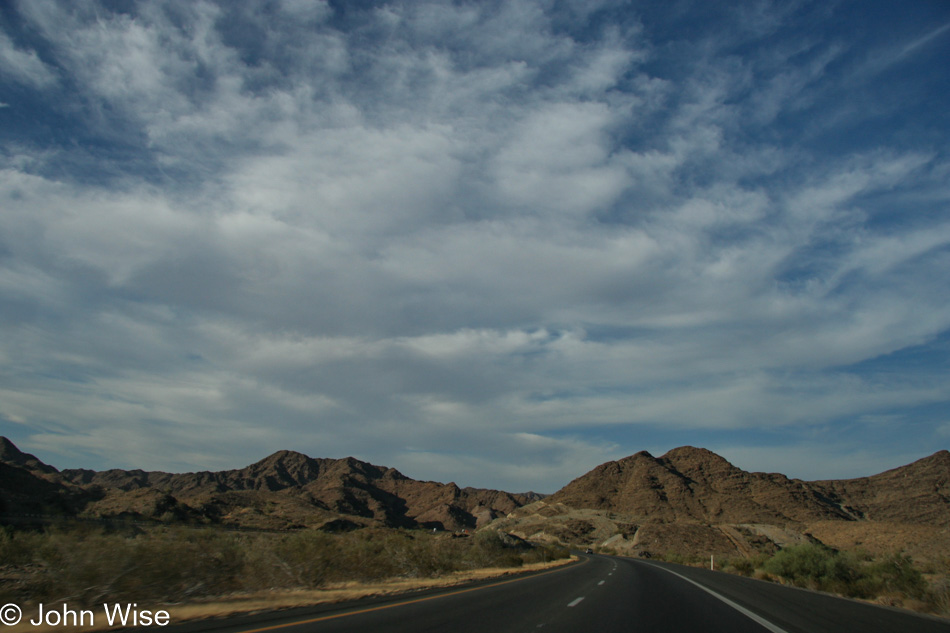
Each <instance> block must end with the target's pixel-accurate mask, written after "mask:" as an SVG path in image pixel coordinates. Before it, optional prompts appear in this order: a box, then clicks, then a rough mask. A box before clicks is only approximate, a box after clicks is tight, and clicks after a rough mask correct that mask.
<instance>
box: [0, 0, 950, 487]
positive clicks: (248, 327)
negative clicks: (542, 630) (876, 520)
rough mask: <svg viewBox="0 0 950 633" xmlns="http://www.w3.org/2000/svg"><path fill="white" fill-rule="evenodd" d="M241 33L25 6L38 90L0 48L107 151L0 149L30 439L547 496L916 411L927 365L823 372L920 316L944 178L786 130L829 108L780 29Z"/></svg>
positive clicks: (5, 347) (861, 355)
mask: <svg viewBox="0 0 950 633" xmlns="http://www.w3.org/2000/svg"><path fill="white" fill-rule="evenodd" d="M262 7H263V5H259V4H255V3H247V4H246V5H242V6H241V7H235V6H233V5H231V4H228V3H223V4H217V5H216V4H212V3H206V2H202V3H193V4H164V3H160V2H157V3H148V4H146V5H142V6H140V7H138V8H137V9H136V11H133V12H131V13H129V14H121V15H120V14H117V13H113V12H110V11H107V10H106V9H104V8H102V7H100V8H99V18H98V19H97V18H96V12H95V11H93V10H92V9H91V8H85V7H79V8H76V7H73V6H72V5H71V4H69V3H55V2H39V1H37V2H35V3H34V2H31V3H24V4H23V5H22V6H21V8H20V11H21V13H22V15H23V16H24V19H25V20H27V21H28V23H29V25H30V28H31V29H34V30H35V32H36V33H37V34H38V37H42V38H45V41H44V46H45V47H44V48H37V50H40V51H42V52H43V59H51V60H55V63H56V70H55V73H54V71H53V70H51V68H52V67H51V66H47V65H45V64H44V62H43V61H41V60H40V57H39V56H37V55H36V54H35V53H33V52H32V51H29V50H27V49H26V48H23V47H17V46H15V45H14V44H13V40H12V39H11V38H10V36H6V35H4V36H3V37H4V38H6V39H3V40H0V55H6V57H0V65H2V68H3V70H4V72H8V73H10V72H14V71H11V70H10V68H17V69H19V70H16V71H15V72H18V73H20V74H19V75H16V76H17V77H20V79H17V81H22V82H24V83H25V85H29V86H32V87H34V88H37V89H39V88H48V87H49V86H51V85H53V84H52V83H50V82H52V81H58V79H56V78H57V77H60V74H61V75H62V78H63V79H66V78H68V80H69V81H68V83H69V85H70V86H74V88H71V89H74V90H75V91H76V94H75V95H72V96H73V99H72V100H71V101H70V104H71V105H70V106H69V107H66V106H62V107H60V106H59V105H57V103H58V102H57V103H52V102H50V104H49V107H50V108H51V110H50V112H53V113H55V114H56V116H59V117H61V118H62V120H66V121H70V122H71V124H72V125H74V126H75V129H74V130H73V131H74V132H75V133H76V134H77V136H78V137H81V138H83V139H100V142H101V144H102V145H104V146H108V150H109V151H107V150H105V149H101V148H99V149H97V146H95V144H91V145H90V147H83V148H81V150H82V151H79V150H76V148H75V147H73V146H72V145H70V144H68V143H66V144H61V145H56V144H55V143H52V142H50V143H51V145H50V146H49V147H45V146H44V147H35V146H34V145H42V144H43V143H44V142H47V141H42V140H37V141H35V142H33V141H30V142H27V141H23V142H20V145H12V144H11V145H9V146H8V147H9V150H8V151H9V154H8V155H7V156H5V157H4V158H3V159H2V160H3V167H4V170H3V171H2V172H0V184H2V186H0V191H2V192H3V193H0V198H2V200H0V202H2V206H3V209H4V213H3V214H0V236H2V237H0V301H2V303H3V307H4V311H3V317H2V318H0V327H3V328H4V333H5V336H3V337H0V341H2V342H0V359H2V360H3V363H2V365H3V366H4V367H5V368H6V369H5V371H4V372H3V373H0V378H2V381H3V382H2V383H0V389H3V390H4V391H3V396H4V397H3V408H2V409H0V413H2V414H3V415H4V416H6V418H5V419H9V420H23V421H24V422H23V424H24V425H27V426H29V427H30V428H31V432H32V435H31V437H32V438H33V439H32V440H31V441H32V442H33V446H32V447H33V448H36V447H43V448H44V449H47V450H54V451H59V452H60V453H61V454H63V455H67V454H68V455H71V459H76V460H80V459H81V457H82V456H83V455H92V454H95V455H98V456H100V458H101V459H107V456H108V455H112V454H115V453H116V452H121V450H122V446H123V445H129V444H130V443H131V442H133V439H132V438H133V437H140V438H147V439H146V440H143V441H147V442H154V443H156V444H160V445H162V446H165V447H168V446H175V447H176V450H180V451H181V454H182V457H181V458H180V461H178V462H176V464H177V465H178V466H182V467H192V466H188V464H192V465H193V467H202V468H203V467H211V466H212V465H213V464H212V463H202V462H198V461H194V460H200V459H211V457H210V455H211V453H212V452H213V451H214V448H215V447H216V446H218V445H217V444H216V443H215V439H214V438H215V437H217V436H219V435H226V436H227V438H228V439H227V448H228V450H229V451H231V452H232V454H233V455H234V457H233V458H232V459H233V460H243V462H249V461H252V460H253V459H257V458H259V457H261V454H260V453H261V452H262V450H264V449H265V448H266V449H267V450H276V449H278V448H297V449H300V450H305V451H307V452H311V453H313V454H327V455H329V454H335V455H340V454H341V453H347V452H349V453H353V454H358V455H360V456H363V457H364V458H373V459H375V460H377V461H379V462H381V463H387V464H389V465H393V466H396V467H400V468H403V469H404V470H407V471H409V473H408V474H413V475H415V476H421V477H427V478H441V477H452V478H457V479H459V480H460V481H459V483H462V484H465V483H477V484H478V485H505V486H508V487H512V486H514V487H519V488H520V487H536V488H540V489H544V490H547V491H550V490H551V489H552V487H553V485H552V484H551V483H550V482H553V481H555V480H558V485H560V484H561V483H563V481H562V480H563V479H565V478H569V476H576V475H578V474H580V472H576V471H575V472H571V470H572V469H577V468H581V465H582V464H583V465H584V468H589V467H590V466H592V465H595V464H594V463H593V462H596V461H597V460H605V459H608V458H614V457H619V456H621V452H622V451H624V450H627V449H628V448H629V450H630V452H633V451H634V450H637V449H639V448H642V447H643V446H642V445H638V444H636V443H637V442H640V441H641V439H640V438H643V439H642V441H643V442H644V443H646V442H649V443H650V444H651V445H656V444H662V443H663V442H664V440H660V439H655V438H657V437H660V436H663V437H665V436H664V435H663V434H665V433H668V432H673V431H676V432H683V433H686V432H702V433H715V432H720V431H728V432H730V433H740V432H744V431H746V430H748V429H760V428H761V429H769V430H772V431H773V432H775V433H782V434H785V435H787V436H788V437H795V438H799V437H800V433H803V432H804V431H802V430H801V429H806V430H807V429H811V428H816V427H821V426H822V425H826V424H834V423H836V421H838V420H840V419H854V420H867V419H869V418H868V417H867V416H881V415H893V414H894V413H893V412H894V411H895V410H901V409H903V408H912V407H914V406H925V405H938V404H939V403H940V402H942V400H941V398H942V397H943V396H942V395H941V394H942V393H945V391H941V387H942V383H941V381H945V378H944V376H943V375H942V374H939V372H938V374H937V375H936V376H934V377H930V378H926V377H923V375H922V374H921V375H918V374H913V375H907V376H906V377H905V378H904V379H902V380H896V381H883V380H880V379H879V378H878V377H877V376H876V374H875V371H876V370H874V369H873V368H871V369H868V368H862V367H857V366H856V365H857V364H860V363H867V362H870V361H874V360H875V359H878V360H880V359H881V358H882V357H884V356H886V355H888V354H893V353H895V352H900V351H901V350H905V349H907V348H908V347H909V346H915V345H924V346H926V345H928V343H929V342H930V341H932V340H934V339H935V338H937V337H939V336H940V335H941V333H942V332H945V331H946V330H947V329H948V327H950V303H948V300H947V298H946V293H945V292H943V288H942V286H941V285H940V284H941V282H942V280H943V275H941V274H940V273H942V271H943V270H944V269H945V268H946V250H947V245H948V244H950V229H948V225H947V222H946V218H945V217H944V214H942V213H940V211H941V210H942V209H943V207H942V206H941V205H944V203H945V202H946V200H947V199H948V196H947V188H946V185H945V184H944V183H945V181H946V178H945V176H946V171H947V169H946V164H945V161H944V162H943V163H941V161H942V160H943V158H942V155H941V154H939V153H935V150H934V149H933V148H930V149H928V148H926V147H923V148H922V147H919V146H916V145H913V144H911V143H904V142H901V141H900V139H899V138H897V137H896V136H895V137H890V136H888V137H884V136H882V137H881V141H880V142H879V143H877V144H876V145H874V147H877V149H873V150H869V149H867V147H868V146H869V145H867V144H863V145H862V144H854V145H848V144H847V143H844V144H843V145H842V147H841V148H840V149H834V150H833V151H830V152H829V151H828V150H825V149H822V148H819V147H816V146H814V145H809V142H810V140H809V139H800V138H797V137H796V139H795V142H792V143H790V142H788V141H787V140H786V139H785V135H788V136H795V135H796V134H797V132H798V131H799V130H800V129H803V128H804V127H808V126H807V125H803V127H801V128H795V127H794V126H791V125H790V124H789V119H791V118H794V117H795V116H798V115H802V113H805V112H807V113H808V116H809V117H810V116H811V115H812V114H813V113H814V114H815V118H816V120H820V121H822V122H826V121H827V120H830V119H829V117H831V113H830V112H831V111H832V110H835V107H840V104H838V105H837V106H834V107H831V106H827V104H826V101H827V100H828V99H830V97H829V95H832V96H833V94H834V92H835V90H834V89H832V88H830V87H829V82H830V81H831V79H830V78H829V75H833V74H834V73H835V72H838V71H837V70H836V69H837V68H838V65H839V64H842V60H843V59H846V60H851V59H853V58H854V57H853V55H855V52H854V50H853V48H852V47H853V46H856V45H857V44H855V43H854V42H851V41H850V40H849V36H848V35H847V34H845V35H842V36H841V38H840V40H841V42H842V43H841V45H840V46H837V45H836V46H830V47H827V48H822V47H821V46H820V45H819V44H817V42H822V41H824V40H823V39H822V38H821V37H819V36H818V35H814V36H811V35H810V36H808V37H805V38H804V39H800V38H798V37H797V36H796V37H791V36H789V37H787V38H785V39H782V38H781V37H779V36H777V35H775V34H778V33H782V29H780V28H779V27H778V26H777V25H781V24H783V23H784V22H783V21H784V20H786V19H789V18H788V15H789V14H786V13H784V12H783V11H782V10H778V8H777V7H770V6H766V5H761V6H760V5H755V6H754V7H752V9H754V10H750V12H740V13H739V14H737V15H738V17H737V18H736V19H738V20H739V21H740V22H742V24H741V25H739V26H742V28H741V29H740V31H741V32H739V33H738V34H737V35H735V36H732V35H729V36H726V35H723V34H718V35H717V33H718V31H717V30H716V29H711V30H710V31H709V32H707V33H706V35H707V36H706V37H704V38H700V40H701V41H698V42H684V41H680V40H677V39H676V38H673V39H668V40H662V37H661V36H660V35H659V33H660V31H651V30H650V28H651V27H650V25H651V21H650V20H646V19H645V20H644V21H641V20H640V16H639V15H637V14H636V13H633V14H631V13H629V12H624V13H621V14H609V16H610V18H611V19H606V16H600V17H598V15H599V14H598V11H608V12H610V11H614V10H615V9H614V8H612V7H610V6H606V5H605V6H603V7H601V8H599V9H596V8H594V7H589V6H584V7H577V8H575V9H576V10H575V9H571V10H570V11H568V12H567V13H563V14H556V12H555V10H554V9H552V8H551V7H550V6H547V5H539V4H536V3H529V2H519V1H515V0H512V1H508V2H498V3H496V4H485V5H477V4H468V5H462V6H453V5H449V4H446V3H428V4H421V3H420V4H409V5H401V4H398V3H395V4H389V5H386V6H384V7H378V8H375V9H372V10H366V11H357V12H356V13H350V14H347V15H345V16H343V15H339V14H336V15H335V14H334V13H333V10H332V9H331V7H330V6H329V4H327V3H301V2H291V1H286V2H283V3H279V4H274V5H273V7H272V8H273V9H274V10H275V12H274V13H273V14H269V15H271V16H272V19H271V18H268V19H267V20H266V21H265V20H264V18H263V17H262V16H264V15H265V11H264V8H262ZM341 10H343V9H341ZM565 10H567V9H565ZM625 11H628V10H625ZM726 13H728V14H729V15H732V14H731V12H726ZM585 16H586V17H585ZM733 17H735V16H733ZM225 18H227V19H225ZM613 18H618V19H613ZM619 18H623V19H619ZM586 19H591V20H594V22H592V23H591V24H587V25H586V26H587V27H588V28H579V25H580V24H581V22H578V20H586ZM651 19H653V20H655V19H656V17H655V16H654V17H653V18H651ZM729 19H732V18H729ZM601 22H605V23H608V24H609V25H608V26H605V27H603V28H601V27H600V26H599V24H601ZM585 24H586V23H585ZM728 24H730V25H732V24H733V23H732V22H729V23H728ZM725 30H726V31H728V29H725ZM764 34H772V36H774V37H779V39H782V41H781V42H778V43H775V44H774V46H773V45H772V44H769V46H768V47H761V46H759V45H758V44H756V42H757V41H758V39H757V38H762V37H764ZM938 35H939V33H938ZM720 36H721V37H720ZM653 38H660V39H661V40H662V41H654V40H653ZM717 38H718V39H717ZM17 41H20V40H17ZM935 41H937V35H935V36H934V37H933V38H931V39H930V40H927V43H929V42H935ZM737 43H741V44H742V46H746V47H748V50H750V51H754V52H750V53H749V54H748V55H744V56H741V57H740V56H739V55H738V54H737V53H736V52H735V50H733V49H732V48H730V47H734V46H736V45H738V44H737ZM921 46H923V43H922V44H921ZM915 50H916V49H915ZM2 51H6V52H5V53H3V52H2ZM11 51H12V52H11ZM47 51H48V55H47ZM849 56H850V57H849ZM11 60H12V61H11ZM684 60H688V62H687V61H684ZM908 63H909V61H908ZM44 69H45V70H44ZM44 72H47V73H49V74H48V75H47V76H46V77H47V79H43V77H44V75H43V73H44ZM11 76H14V75H11ZM51 78H52V79H51ZM57 85H58V84H57ZM64 85H65V83H64ZM47 115H50V114H49V113H46V114H41V115H38V116H47ZM50 116H51V115H50ZM63 125H66V124H63ZM921 125H924V124H921ZM80 132H81V134H80ZM939 132H941V130H939V129H937V130H935V135H937V136H939ZM868 133H869V134H870V133H872V132H870V131H869V132H868ZM37 138H38V139H44V138H46V137H43V136H42V135H40V136H37ZM895 139H896V140H895ZM31 142H32V143H33V145H31ZM84 143H85V141H84ZM859 145H860V146H859ZM112 150H114V151H115V156H119V158H115V156H113V155H112V154H111V153H110V151H112ZM130 154H131V155H132V156H133V158H134V159H135V160H131V161H128V164H127V163H126V160H125V159H126V157H127V156H129V155H130ZM115 174H119V176H115V177H114V175H115ZM935 211H936V212H935ZM902 375H903V374H902ZM622 428H633V429H635V430H636V433H637V435H635V436H634V437H635V438H636V439H634V440H632V442H633V444H632V445H621V444H620V442H619V441H614V440H613V439H602V437H601V436H600V435H598V434H601V433H602V434H603V437H604V438H610V437H615V436H614V435H611V434H612V433H616V432H617V430H618V429H622ZM115 429H122V432H116V433H110V430H115ZM604 429H606V430H604ZM564 437H568V439H564ZM650 437H653V438H654V439H649V438H650ZM72 440H75V442H74V443H73V446H74V447H78V448H69V446H70V442H71V441H72ZM189 444H191V445H193V447H189ZM394 447H399V448H398V449H397V448H394ZM402 447H405V448H402ZM459 447H463V448H464V449H465V450H464V454H460V453H459V451H460V450H462V449H459ZM167 453H170V451H165V450H148V448H147V447H145V446H135V447H132V448H130V449H129V450H127V451H125V454H127V455H128V460H129V463H128V464H126V465H143V466H144V465H148V466H150V467H163V466H162V464H161V460H162V456H163V455H165V454H167ZM517 455H520V456H521V458H520V459H518V458H517ZM239 456H240V457H239ZM137 459H141V460H143V461H142V462H141V464H136V463H135V460H137ZM189 460H192V461H189ZM398 460H404V461H398ZM225 462H227V459H225V458H219V459H218V461H216V462H214V463H217V464H222V465H224V464H225ZM72 465H82V464H81V463H74V464H72ZM227 465H229V466H240V465H242V463H241V461H238V462H237V463H234V462H233V461H232V462H227ZM164 467H168V468H170V467H173V466H172V465H168V466H164ZM809 467H810V468H811V466H809ZM452 468H458V469H460V470H457V471H452ZM451 472H457V473H459V474H458V475H451V474H449V473H451ZM486 473H487V474H486ZM522 478H523V479H522ZM466 480H467V481H466ZM505 481H508V482H513V481H522V482H524V485H520V484H519V485H516V484H504V483H503V482H505ZM489 482H492V483H489ZM496 482H497V483H496Z"/></svg>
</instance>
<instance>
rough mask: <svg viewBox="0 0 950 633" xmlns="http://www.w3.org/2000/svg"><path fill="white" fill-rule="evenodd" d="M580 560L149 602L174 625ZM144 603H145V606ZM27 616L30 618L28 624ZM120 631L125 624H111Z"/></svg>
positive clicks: (43, 629) (44, 632)
mask: <svg viewBox="0 0 950 633" xmlns="http://www.w3.org/2000/svg"><path fill="white" fill-rule="evenodd" d="M576 560H577V557H576V556H572V557H570V558H562V559H559V560H555V561H550V562H546V563H529V564H526V565H523V566H522V567H520V568H518V570H517V571H513V570H512V569H510V568H501V567H491V568H485V569H472V570H466V571H458V572H454V573H452V574H448V575H446V576H442V577H438V578H390V579H387V580H383V581H379V582H369V583H360V582H352V581H351V582H339V583H332V584H328V585H327V586H326V587H324V588H322V589H297V590H266V591H254V592H246V593H234V594H230V595H227V596H217V597H212V598H206V599H203V600H200V601H194V602H189V603H187V604H176V605H149V608H151V609H153V610H155V609H159V608H160V609H164V610H165V611H168V613H169V614H170V616H171V620H170V623H171V624H181V623H182V622H187V621H194V620H207V619H212V618H227V617H232V616H237V615H251V614H255V613H265V612H268V611H278V610H283V609H293V608H299V607H310V606H315V605H320V604H333V603H339V602H348V601H351V600H359V599H362V598H369V597H378V596H396V595H400V594H405V593H410V592H413V591H420V590H423V589H435V588H446V587H455V586H459V585H464V584H467V583H470V582H474V581H478V580H486V579H490V578H503V577H506V576H513V575H518V574H522V573H526V572H531V571H541V570H544V569H550V568H554V567H558V566H561V565H566V564H568V563H571V562H574V561H576ZM140 606H143V605H140ZM25 620H26V618H24V622H25ZM96 621H97V622H96V626H85V627H69V629H70V631H73V632H75V633H86V632H91V631H102V630H109V629H110V627H109V626H108V625H107V624H106V621H105V618H104V617H102V616H101V613H96ZM111 628H113V629H118V628H122V627H111ZM62 629H63V627H61V626H60V627H48V626H31V625H29V624H28V623H23V622H21V623H20V624H19V625H17V626H14V627H6V628H5V630H6V631H8V632H9V633H28V632H29V633H53V632H54V631H56V632H61V631H62Z"/></svg>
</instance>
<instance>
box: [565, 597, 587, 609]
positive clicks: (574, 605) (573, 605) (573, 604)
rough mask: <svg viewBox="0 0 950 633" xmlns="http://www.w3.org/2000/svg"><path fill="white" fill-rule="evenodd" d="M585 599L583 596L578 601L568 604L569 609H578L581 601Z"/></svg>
mask: <svg viewBox="0 0 950 633" xmlns="http://www.w3.org/2000/svg"><path fill="white" fill-rule="evenodd" d="M583 599H584V596H581V597H580V598H578V599H577V600H574V601H573V602H569V603H567V606H569V607H576V606H577V605H578V604H580V601H581V600H583Z"/></svg>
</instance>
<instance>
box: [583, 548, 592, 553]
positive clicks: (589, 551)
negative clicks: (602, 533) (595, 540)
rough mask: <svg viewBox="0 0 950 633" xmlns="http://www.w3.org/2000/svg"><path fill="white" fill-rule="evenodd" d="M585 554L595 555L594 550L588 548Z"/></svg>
mask: <svg viewBox="0 0 950 633" xmlns="http://www.w3.org/2000/svg"><path fill="white" fill-rule="evenodd" d="M584 553H585V554H593V553H594V550H592V549H591V548H589V547H588V548H587V549H585V550H584Z"/></svg>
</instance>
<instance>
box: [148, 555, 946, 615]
mask: <svg viewBox="0 0 950 633" xmlns="http://www.w3.org/2000/svg"><path fill="white" fill-rule="evenodd" d="M169 628H172V627H169ZM174 629H178V630H179V632H180V633H187V632H197V631H211V630H213V631H215V632H216V633H271V632H274V633H325V632H326V633H331V632H333V633H341V632H347V633H355V632H360V633H363V632H372V633H409V632H412V633H420V632H427V631H431V632H438V633H514V632H518V633H529V632H535V633H574V632H585V633H586V632H593V633H614V632H616V633H620V632H624V633H628V632H637V633H666V632H670V633H694V632H695V633H700V632H709V633H714V632H720V631H721V632H723V633H765V632H771V633H825V632H827V633H832V632H834V633H842V632H850V631H860V632H861V633H884V632H893V633H938V632H939V633H950V620H945V619H937V618H930V617H926V616H917V615H914V614H911V613H908V612H904V611H899V610H896V609H888V608H884V607H877V606H873V605H868V604H864V603H859V602H856V601H852V600H845V599H841V598H834V597H831V596H827V595H824V594H818V593H814V592H810V591H804V590H800V589H793V588H788V587H782V586H779V585H774V584H771V583H767V582H760V581H756V580H751V579H748V578H742V577H738V576H732V575H729V574H725V573H719V572H710V571H708V570H703V569H695V568H691V567H683V566H680V565H671V564H666V563H657V562H652V561H643V560H634V559H629V558H619V557H608V556H584V557H583V559H582V561H581V562H580V563H578V564H574V565H570V566H567V567H561V568H557V569H554V570H551V571H547V572H543V573H539V574H533V575H528V576H518V577H515V578H513V579H504V580H496V581H488V582H482V583H479V584H476V585H471V586H466V587H463V588H455V589H449V590H441V591H433V592H428V593H424V594H413V595H411V596H408V597H406V596H403V597H401V598H393V599H390V600H383V601H376V602H370V603H367V602H365V601H357V602H352V603H349V604H344V605H330V606H324V607H319V608H315V609H311V610H309V611H308V612H301V611H297V612H294V613H289V614H282V615H275V614H271V615H268V616H257V617H255V618H243V619H234V620H226V621H218V622H215V623H195V624H190V625H182V626H180V627H174ZM165 630H166V631H168V629H165ZM169 633H171V632H170V631H169Z"/></svg>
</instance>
